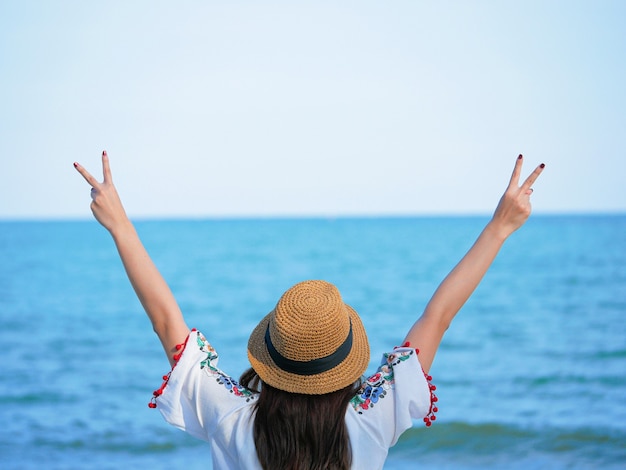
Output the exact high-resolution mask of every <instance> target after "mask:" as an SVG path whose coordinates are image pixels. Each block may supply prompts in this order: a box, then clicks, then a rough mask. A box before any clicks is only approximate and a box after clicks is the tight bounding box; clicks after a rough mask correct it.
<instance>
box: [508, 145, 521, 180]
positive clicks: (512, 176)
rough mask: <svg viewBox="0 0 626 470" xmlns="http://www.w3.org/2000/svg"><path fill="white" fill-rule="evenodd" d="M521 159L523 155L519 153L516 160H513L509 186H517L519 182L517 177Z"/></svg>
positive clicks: (519, 171)
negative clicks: (513, 165) (513, 164)
mask: <svg viewBox="0 0 626 470" xmlns="http://www.w3.org/2000/svg"><path fill="white" fill-rule="evenodd" d="M522 160H523V157H522V154H521V153H520V154H519V156H518V157H517V160H515V167H513V174H512V175H511V181H509V187H511V186H515V187H516V188H517V185H518V184H519V177H520V174H521V173H522Z"/></svg>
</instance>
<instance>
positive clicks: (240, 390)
mask: <svg viewBox="0 0 626 470" xmlns="http://www.w3.org/2000/svg"><path fill="white" fill-rule="evenodd" d="M196 341H197V343H198V347H199V348H200V350H201V351H203V352H205V353H206V355H207V357H206V359H205V360H203V361H201V362H200V369H203V370H204V371H205V372H206V373H207V374H208V375H209V376H210V377H215V380H216V381H217V383H218V384H220V385H223V386H224V387H225V388H226V389H227V390H228V391H229V392H230V393H232V394H234V395H236V396H238V397H242V398H245V399H246V401H250V400H253V399H254V398H256V395H255V394H254V393H253V392H251V391H250V390H248V389H247V388H245V387H242V386H241V385H239V382H237V381H236V380H234V379H233V378H232V377H230V376H228V375H226V374H225V373H224V372H222V371H221V370H219V369H218V368H217V367H215V366H214V365H213V363H214V361H216V360H217V358H218V357H219V356H218V354H217V352H216V351H215V348H213V346H211V344H210V343H209V342H208V341H207V340H206V338H205V337H204V336H203V335H202V333H200V332H198V335H197V338H196Z"/></svg>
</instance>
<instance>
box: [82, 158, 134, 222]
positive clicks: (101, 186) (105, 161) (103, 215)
mask: <svg viewBox="0 0 626 470" xmlns="http://www.w3.org/2000/svg"><path fill="white" fill-rule="evenodd" d="M74 168H76V170H77V171H78V172H79V173H80V174H81V175H83V178H85V181H87V183H89V184H90V185H91V199H92V201H91V211H92V212H93V215H94V217H95V218H96V220H97V221H98V222H100V223H101V224H102V226H103V227H104V228H106V229H107V230H108V231H109V232H112V231H113V230H114V229H115V228H116V227H117V226H119V225H121V224H124V223H125V222H127V221H128V217H127V216H126V212H125V211H124V206H122V201H121V200H120V198H119V196H118V194H117V190H116V189H115V186H114V185H113V178H112V177H111V168H110V166H109V156H108V155H107V153H106V150H105V151H103V152H102V173H103V176H104V180H103V181H102V183H100V182H99V181H98V180H96V178H94V177H93V176H92V175H91V173H89V172H88V171H87V170H86V169H85V168H83V167H82V166H81V165H79V164H78V163H74Z"/></svg>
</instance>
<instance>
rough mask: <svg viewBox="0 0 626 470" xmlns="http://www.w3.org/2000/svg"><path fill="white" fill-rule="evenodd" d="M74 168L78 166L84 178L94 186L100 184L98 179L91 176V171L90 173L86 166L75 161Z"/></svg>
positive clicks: (77, 168)
mask: <svg viewBox="0 0 626 470" xmlns="http://www.w3.org/2000/svg"><path fill="white" fill-rule="evenodd" d="M74 168H76V170H77V171H78V172H79V173H80V174H81V175H83V178H85V181H87V183H89V184H90V185H91V186H93V187H94V188H95V187H96V186H98V181H97V180H96V179H95V178H94V177H93V176H91V173H89V172H88V171H87V170H85V168H83V167H82V166H81V165H79V164H78V163H74Z"/></svg>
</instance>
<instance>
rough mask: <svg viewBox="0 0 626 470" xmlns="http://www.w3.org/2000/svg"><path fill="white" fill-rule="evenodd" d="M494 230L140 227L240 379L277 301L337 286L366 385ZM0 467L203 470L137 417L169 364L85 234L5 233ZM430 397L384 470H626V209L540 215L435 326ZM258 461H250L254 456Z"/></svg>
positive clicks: (303, 222) (74, 228)
mask: <svg viewBox="0 0 626 470" xmlns="http://www.w3.org/2000/svg"><path fill="white" fill-rule="evenodd" d="M487 221H488V218H487V217H483V216H471V217H470V216H467V217H452V216H441V217H369V218H367V217H362V218H348V217H346V218H273V219H272V218H266V219H198V220H195V219H194V220H177V219H172V220H137V221H135V225H136V227H137V231H138V232H139V234H140V236H141V238H142V240H143V241H144V244H145V246H146V248H147V249H148V251H149V253H150V254H151V256H152V257H153V259H154V261H155V263H156V265H157V266H158V268H159V269H160V270H161V272H162V274H163V276H164V277H165V279H166V280H167V281H168V283H169V284H170V286H171V288H172V291H173V292H174V294H175V296H176V297H177V299H178V302H179V304H180V306H181V308H182V310H183V312H184V315H185V317H186V320H187V323H188V324H189V325H190V326H191V327H196V328H198V329H200V330H201V331H202V332H203V333H205V335H206V336H207V338H208V339H209V341H210V342H211V343H212V344H213V346H214V347H215V348H216V349H217V351H218V352H219V353H220V366H221V368H222V369H223V370H224V371H226V372H227V373H229V374H231V375H233V376H235V377H237V376H239V374H240V373H241V372H242V371H243V370H244V369H245V368H247V367H248V363H247V357H246V343H247V338H248V335H249V334H250V332H251V330H252V328H253V327H254V326H255V325H256V323H257V322H258V321H259V320H260V319H261V318H262V317H263V316H264V315H265V314H266V313H268V312H269V311H270V310H271V309H272V308H273V307H274V305H275V303H276V301H277V300H278V298H279V297H280V295H281V293H282V292H283V291H285V290H286V289H287V288H289V287H290V286H291V285H293V284H295V283H296V282H299V281H301V280H304V279H325V280H328V281H330V282H333V283H334V284H336V285H337V286H338V287H339V289H340V291H341V292H342V295H343V297H344V300H345V301H346V302H347V303H348V304H350V305H352V306H353V307H354V308H355V309H356V310H357V311H358V312H359V314H360V315H361V317H362V319H363V322H364V324H365V327H366V329H367V331H368V334H369V338H370V343H371V349H372V353H373V354H372V361H371V364H370V369H371V371H373V370H374V369H375V368H376V366H377V364H378V363H379V361H380V356H381V354H382V353H383V352H385V351H388V350H390V349H391V348H393V346H395V345H398V344H400V343H401V342H402V340H403V339H404V335H405V334H406V332H407V331H408V329H409V328H410V326H411V325H412V324H413V322H414V321H415V320H416V319H417V318H418V316H419V315H420V313H421V312H422V311H423V309H424V307H425V305H426V303H427V302H428V300H429V298H430V296H431V295H432V293H433V292H434V290H435V289H436V288H437V286H438V284H439V282H441V280H442V279H443V278H444V277H445V275H446V274H447V273H448V272H449V271H450V269H452V268H453V267H454V265H455V264H456V262H457V261H458V260H459V259H460V258H461V257H462V256H463V254H464V253H465V252H466V251H467V250H468V249H469V247H470V246H471V245H472V243H473V241H474V240H475V239H476V237H477V236H478V235H479V233H480V231H481V230H482V228H483V227H484V225H485V224H486V222H487ZM0 347H1V349H0V351H1V354H2V368H1V372H0V468H1V469H10V470H13V469H41V468H45V469H147V468H150V469H168V470H171V469H191V470H193V469H210V468H211V456H210V450H209V447H208V445H207V444H206V443H204V442H202V441H199V440H196V439H194V438H192V437H191V436H188V435H186V434H185V433H183V432H181V431H179V430H177V429H175V428H172V427H170V426H169V425H167V424H166V423H165V422H164V421H163V419H162V417H161V416H160V413H159V412H158V410H153V409H150V408H148V402H149V400H150V398H151V396H152V391H153V390H154V389H156V388H158V387H159V386H160V384H161V381H162V376H163V374H165V373H167V372H168V371H169V366H168V363H167V361H166V358H165V355H164V354H163V351H162V349H161V346H160V344H159V342H158V340H157V338H156V336H155V334H154V333H153V331H152V329H151V326H150V323H149V321H148V320H147V317H146V316H145V314H144V313H143V310H142V308H141V305H140V303H139V301H138V300H137V299H136V297H135V295H134V292H133V290H132V288H131V286H130V284H129V282H128V280H127V278H126V276H125V273H124V269H123V267H122V264H121V262H120V260H119V258H118V255H117V252H116V249H115V246H114V244H113V242H112V240H111V238H110V236H109V234H108V233H107V232H106V230H104V229H103V228H102V227H101V226H100V225H98V223H97V222H95V221H94V220H80V221H3V222H0ZM431 375H432V376H433V383H434V384H435V385H436V386H437V394H438V397H439V402H438V405H439V413H438V419H437V421H435V422H434V423H433V425H432V426H431V427H430V428H427V427H425V426H424V423H420V422H416V423H415V425H414V427H413V428H412V429H410V430H409V431H407V432H406V433H405V434H404V435H403V436H402V437H401V439H400V441H399V442H398V444H397V445H396V446H395V447H393V448H392V449H391V450H390V453H389V458H388V460H387V464H386V466H385V468H386V469H390V470H391V469H528V468H531V469H596V468H602V469H618V468H619V469H623V468H626V214H605V215H541V214H539V215H533V216H531V218H530V219H529V220H528V222H527V223H526V225H525V226H524V227H522V228H521V229H520V230H519V231H517V232H515V233H514V234H513V235H512V236H511V237H510V238H509V240H507V242H506V243H505V245H504V246H503V248H502V250H501V252H500V254H499V255H498V257H497V259H496V260H495V262H494V263H493V265H492V267H491V269H490V271H489V272H488V273H487V275H486V276H485V278H484V280H483V281H482V283H481V284H480V286H479V287H478V289H477V290H476V292H475V293H474V295H473V296H472V297H471V298H470V300H469V301H468V302H467V303H466V305H465V306H464V307H463V308H462V310H461V311H460V313H459V314H458V316H457V317H456V319H455V320H454V321H453V323H452V325H451V326H450V328H449V330H448V331H447V333H446V335H445V337H444V339H443V342H442V344H441V347H440V349H439V351H438V353H437V357H436V358H435V362H434V364H433V367H432V369H431ZM250 452H254V449H250Z"/></svg>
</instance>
